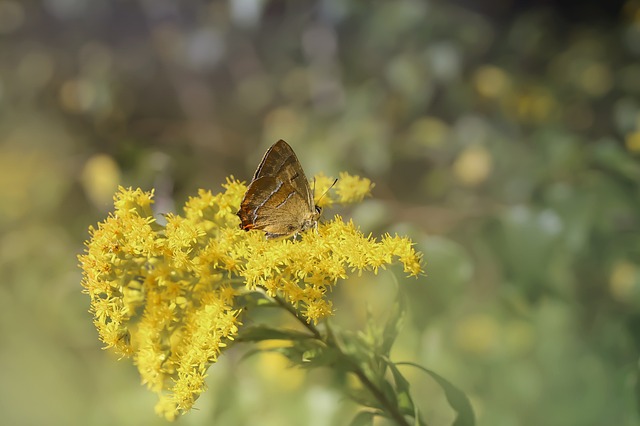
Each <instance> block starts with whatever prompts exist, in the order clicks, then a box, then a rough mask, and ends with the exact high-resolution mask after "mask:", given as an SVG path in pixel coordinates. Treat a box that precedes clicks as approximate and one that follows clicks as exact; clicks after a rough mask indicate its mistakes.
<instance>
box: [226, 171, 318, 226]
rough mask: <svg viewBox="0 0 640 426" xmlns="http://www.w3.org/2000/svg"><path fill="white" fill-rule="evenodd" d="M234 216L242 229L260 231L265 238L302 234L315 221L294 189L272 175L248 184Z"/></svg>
mask: <svg viewBox="0 0 640 426" xmlns="http://www.w3.org/2000/svg"><path fill="white" fill-rule="evenodd" d="M238 216H239V217H240V220H241V221H242V223H241V225H240V227H241V228H242V229H244V230H245V231H248V230H250V229H259V230H263V231H265V232H266V233H267V237H268V238H276V237H283V236H288V235H291V234H294V233H296V232H299V231H302V230H304V229H305V228H306V227H307V226H308V223H310V222H311V221H313V220H315V216H314V215H313V214H311V212H310V211H309V207H308V204H307V201H306V200H305V199H304V198H303V197H302V196H301V195H300V194H299V193H298V191H297V189H296V188H294V186H293V185H291V183H290V182H284V181H282V180H279V179H278V178H276V177H274V176H262V177H260V178H258V179H256V180H254V181H253V182H251V184H250V185H249V187H248V188H247V193H246V194H245V197H244V199H243V200H242V204H241V206H240V210H239V211H238Z"/></svg>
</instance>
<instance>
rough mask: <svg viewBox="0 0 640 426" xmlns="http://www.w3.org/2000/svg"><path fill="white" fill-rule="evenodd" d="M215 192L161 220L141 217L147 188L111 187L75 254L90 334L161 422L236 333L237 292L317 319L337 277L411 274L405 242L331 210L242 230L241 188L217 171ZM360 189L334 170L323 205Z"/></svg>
mask: <svg viewBox="0 0 640 426" xmlns="http://www.w3.org/2000/svg"><path fill="white" fill-rule="evenodd" d="M315 181H316V185H317V186H316V188H317V189H318V190H320V191H323V192H324V191H326V190H327V189H328V188H329V186H330V185H331V184H332V183H333V179H331V178H328V177H324V176H318V177H316V179H315ZM223 187H224V189H225V191H224V192H222V193H219V194H215V195H214V194H212V193H211V192H210V191H205V190H200V191H199V192H198V196H197V197H192V198H190V199H189V200H188V201H187V203H186V205H185V207H184V215H173V214H169V215H166V225H165V226H161V225H159V224H158V223H157V222H156V220H155V218H154V216H153V212H152V210H151V204H152V203H153V191H150V192H144V191H142V190H140V189H136V190H132V189H131V188H129V189H125V188H122V187H121V188H119V190H118V193H117V194H116V195H115V197H114V207H115V211H114V212H113V214H111V215H110V216H109V217H107V218H106V219H105V221H104V222H102V223H100V224H99V225H98V227H97V228H93V227H92V228H90V231H89V232H90V236H91V238H90V240H89V241H87V242H86V250H85V253H84V254H83V255H81V256H79V260H80V266H81V268H82V270H83V280H82V285H83V287H84V289H85V292H86V293H88V294H89V297H90V300H91V305H90V306H91V307H90V310H91V312H92V313H93V315H94V324H95V326H96V329H97V330H98V334H99V337H100V339H101V340H102V341H103V342H104V343H105V345H106V347H107V348H113V349H114V350H115V351H116V352H117V353H118V354H120V355H121V356H126V357H132V358H133V362H134V363H135V365H136V366H137V368H138V371H139V372H140V376H141V377H142V381H143V383H144V384H146V385H147V387H148V388H149V389H151V390H152V391H153V392H155V393H157V394H158V397H159V402H158V404H157V406H156V411H157V412H158V413H159V414H160V415H163V416H164V417H166V418H167V419H169V420H173V419H175V418H176V416H178V415H179V414H182V413H185V412H187V411H189V410H190V409H191V408H192V406H193V404H194V402H195V401H196V399H197V398H198V397H199V395H200V394H201V393H202V392H203V390H204V388H205V383H204V379H205V377H206V373H207V369H208V368H209V367H210V365H211V364H212V363H215V362H216V361H217V359H218V356H219V355H220V353H221V352H222V351H223V350H224V348H225V347H226V346H227V345H228V344H229V343H230V342H231V341H233V339H234V337H235V336H237V335H238V332H239V327H241V325H242V324H241V322H240V319H239V318H240V315H241V314H242V313H243V312H242V311H243V309H242V306H243V305H242V304H241V302H240V300H239V296H240V294H241V293H246V292H247V291H252V290H255V289H256V288H261V289H263V290H264V291H265V292H266V293H267V294H268V295H270V296H279V297H281V298H283V299H284V300H286V301H287V302H289V303H291V304H292V305H293V307H294V308H296V309H297V310H298V312H300V314H301V315H302V316H303V317H304V318H306V320H307V321H308V322H315V323H317V322H318V321H320V320H322V319H323V318H326V317H327V316H329V315H331V314H332V305H331V302H330V301H329V300H327V297H326V295H327V293H328V292H330V291H331V289H332V287H333V286H334V285H336V283H337V282H338V281H339V280H340V279H346V278H348V273H349V272H354V271H357V272H358V273H361V272H362V271H364V270H372V271H374V272H377V271H378V269H379V268H384V267H385V266H386V265H387V264H389V263H391V262H392V261H393V260H394V259H397V260H399V261H400V262H401V263H402V264H403V265H404V270H405V272H407V273H408V274H409V275H412V276H415V275H418V274H419V273H420V272H421V267H420V254H419V253H417V252H416V251H415V250H414V248H413V247H412V243H411V241H410V240H408V239H407V238H401V237H397V236H396V237H391V236H388V235H387V236H384V237H383V238H382V239H381V240H380V241H377V240H375V239H374V238H372V237H371V236H365V235H363V234H362V232H360V231H359V230H358V228H357V227H356V226H355V225H354V224H353V222H351V221H350V222H344V221H343V220H342V218H340V217H339V216H335V217H334V218H333V219H332V220H329V221H327V222H326V223H321V224H319V226H318V229H317V232H314V231H309V232H306V233H304V234H302V235H300V236H299V239H297V240H294V239H281V240H267V239H265V237H264V233H262V232H259V231H251V232H245V231H243V230H241V229H240V228H239V226H238V224H239V220H238V217H237V216H236V212H237V210H238V206H239V204H240V201H241V199H242V196H243V194H244V192H245V191H246V186H245V185H244V184H243V183H241V182H238V181H236V180H234V179H233V178H229V179H227V182H226V184H224V185H223ZM372 187H373V184H372V183H371V182H370V181H369V180H368V179H362V178H359V177H356V176H349V175H348V174H346V173H343V174H341V175H340V180H339V181H338V184H337V185H336V189H335V193H336V194H337V196H336V197H335V198H334V196H333V195H332V194H327V195H326V196H325V198H324V199H323V200H324V201H325V203H324V204H325V205H327V204H331V203H332V202H341V203H348V202H357V201H361V200H362V199H363V198H364V197H365V196H366V195H367V194H369V192H370V190H371V188H372ZM316 194H318V192H316ZM321 195H322V193H320V195H318V196H321Z"/></svg>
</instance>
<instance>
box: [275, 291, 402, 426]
mask: <svg viewBox="0 0 640 426" xmlns="http://www.w3.org/2000/svg"><path fill="white" fill-rule="evenodd" d="M274 300H275V301H276V302H277V303H278V304H279V305H280V306H282V307H283V308H284V309H286V310H287V311H288V312H289V313H290V314H291V315H293V316H294V317H295V318H296V319H297V320H298V321H299V322H300V323H301V324H302V325H303V326H304V327H305V328H306V329H307V330H309V331H310V332H311V333H312V334H313V337H314V338H315V339H317V340H319V341H321V342H322V343H324V344H325V345H327V346H328V347H331V348H333V349H335V350H336V351H337V352H338V353H339V354H340V356H341V358H342V359H344V360H346V361H347V362H348V363H349V367H350V370H351V371H352V372H353V373H354V374H355V375H356V377H357V378H358V379H359V380H360V382H361V383H362V384H363V385H364V387H366V388H367V389H368V390H369V392H371V394H372V395H373V397H374V398H375V399H377V400H378V402H380V405H381V406H382V407H384V408H385V410H386V411H387V413H388V415H389V416H390V417H391V418H392V419H393V420H395V421H396V423H397V424H398V425H400V426H409V423H408V422H407V419H405V417H404V416H403V415H402V413H401V412H400V411H399V409H398V407H396V406H395V405H394V404H393V403H392V402H391V401H389V399H388V398H387V397H386V396H385V394H384V392H382V390H381V389H380V388H379V387H378V386H376V385H375V383H373V382H372V381H371V380H370V379H369V378H368V377H367V375H366V374H365V372H364V371H363V370H362V368H361V367H360V365H359V364H358V363H357V362H356V361H355V360H354V359H353V358H351V356H349V354H347V353H346V351H345V350H344V349H343V348H342V347H341V345H340V344H339V343H338V341H337V340H336V338H335V336H334V334H333V332H332V331H331V329H330V328H329V327H328V324H327V335H326V337H324V336H323V335H322V333H320V331H319V330H318V329H317V328H316V326H315V325H313V324H310V323H308V322H307V321H306V320H305V319H304V318H302V317H301V316H300V315H299V314H298V311H296V309H295V308H294V307H293V306H291V304H289V303H287V302H286V301H284V300H283V299H282V298H280V297H279V296H275V297H274Z"/></svg>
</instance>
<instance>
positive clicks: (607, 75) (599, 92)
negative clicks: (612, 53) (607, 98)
mask: <svg viewBox="0 0 640 426" xmlns="http://www.w3.org/2000/svg"><path fill="white" fill-rule="evenodd" d="M580 85H581V86H582V89H583V90H584V91H585V92H587V93H588V94H589V95H591V96H603V95H606V94H607V93H608V92H609V91H610V90H611V87H612V86H613V76H612V75H611V69H610V68H609V67H607V66H606V65H604V64H601V63H593V64H589V65H588V66H587V67H585V68H584V70H582V74H581V75H580Z"/></svg>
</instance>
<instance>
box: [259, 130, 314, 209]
mask: <svg viewBox="0 0 640 426" xmlns="http://www.w3.org/2000/svg"><path fill="white" fill-rule="evenodd" d="M265 176H273V177H276V178H277V179H279V180H281V181H283V182H288V183H289V184H291V186H293V188H295V190H296V192H298V194H300V196H301V197H302V198H303V199H304V200H306V203H307V205H308V210H309V211H311V212H314V211H315V204H314V202H313V193H312V192H311V188H310V187H309V181H308V180H307V177H306V176H305V175H304V170H302V166H301V165H300V161H298V157H296V154H295V152H293V149H292V148H291V147H290V146H289V144H288V143H286V142H285V141H283V140H282V139H280V140H279V141H278V142H276V143H274V144H273V145H271V148H269V149H268V150H267V152H266V153H265V154H264V157H262V161H261V162H260V165H258V168H257V169H256V172H255V173H254V175H253V180H252V182H253V181H255V180H256V179H259V178H261V177H265Z"/></svg>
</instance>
